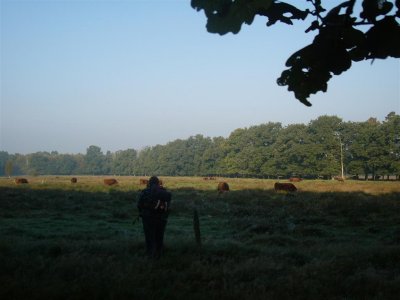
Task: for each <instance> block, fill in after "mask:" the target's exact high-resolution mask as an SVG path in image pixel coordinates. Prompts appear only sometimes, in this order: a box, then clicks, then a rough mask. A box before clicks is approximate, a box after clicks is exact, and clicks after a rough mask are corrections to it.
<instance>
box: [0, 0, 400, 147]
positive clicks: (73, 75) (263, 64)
mask: <svg viewBox="0 0 400 300" xmlns="http://www.w3.org/2000/svg"><path fill="white" fill-rule="evenodd" d="M0 1H1V7H0V8H1V46H0V47H1V106H0V109H1V115H0V116H1V132H0V150H5V151H8V152H9V153H32V152H36V151H52V150H57V151H59V152H61V153H78V152H80V153H85V152H86V148H87V147H88V146H89V145H97V146H100V147H101V148H102V150H103V151H104V152H105V151H107V150H110V151H116V150H124V149H127V148H135V149H141V148H143V147H144V146H154V145H156V144H165V143H167V142H168V141H172V140H175V139H178V138H181V139H186V138H188V137H189V136H192V135H196V134H203V135H204V136H209V137H215V136H224V137H227V136H228V135H229V133H230V132H232V131H233V130H234V129H236V128H243V127H249V126H252V125H258V124H262V123H266V122H270V121H271V122H281V123H283V124H284V125H286V124H292V123H308V122H309V121H311V120H313V119H316V118H317V117H318V116H320V115H337V116H339V117H341V118H343V120H344V121H365V120H367V119H368V118H369V117H376V118H378V119H379V120H384V117H385V116H386V115H387V114H388V113H389V112H391V111H395V112H396V113H397V114H399V113H400V91H399V90H400V74H399V73H400V63H399V60H395V59H388V60H376V61H375V62H374V63H373V65H371V62H362V63H356V64H353V68H351V69H350V70H349V71H347V72H346V73H344V74H342V75H341V76H336V77H334V78H333V79H331V80H330V82H329V87H328V92H327V93H318V94H317V95H314V96H312V97H311V98H310V99H309V100H310V101H311V102H312V104H313V106H312V107H311V108H309V107H305V106H304V105H303V104H301V103H300V102H299V101H297V100H296V99H295V98H294V96H293V93H291V92H288V91H287V90H286V88H284V87H279V86H278V85H277V84H276V78H277V77H279V76H280V73H281V72H282V71H283V70H284V68H285V66H284V64H285V61H286V59H287V58H288V57H289V56H290V55H291V54H292V53H293V52H295V51H296V50H298V49H300V48H302V47H304V46H305V45H307V44H308V43H310V42H311V41H312V39H313V34H305V33H304V29H305V28H306V27H305V26H306V24H304V25H303V24H302V23H296V25H295V26H287V25H284V24H279V25H277V26H274V27H270V28H267V27H266V26H265V22H266V20H265V19H264V18H261V17H259V18H257V19H256V21H255V22H254V23H253V25H252V26H246V25H245V26H244V27H243V28H242V30H241V32H240V33H239V34H237V35H233V34H228V35H225V36H219V35H215V34H210V33H208V32H207V31H206V29H205V24H206V18H205V16H204V13H203V12H196V11H195V10H193V9H192V8H191V7H190V1H189V0H188V1H183V0H182V1H180V0H176V1H168V0H159V1H134V0H132V1H117V0H115V1H111V0H110V1H95V0H87V1H79V0H71V1H61V0H53V1H35V0H30V1H18V0H0Z"/></svg>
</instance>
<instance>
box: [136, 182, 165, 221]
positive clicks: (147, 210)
mask: <svg viewBox="0 0 400 300" xmlns="http://www.w3.org/2000/svg"><path fill="white" fill-rule="evenodd" d="M170 203H171V193H169V192H168V191H167V190H166V189H164V188H163V187H160V186H158V185H152V186H150V187H147V188H146V189H144V190H143V191H141V193H140V195H139V199H138V202H137V207H138V209H139V215H140V216H141V217H149V216H152V217H159V218H163V219H164V218H165V219H166V218H167V217H168V212H169V207H170Z"/></svg>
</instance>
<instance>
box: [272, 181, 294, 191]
mask: <svg viewBox="0 0 400 300" xmlns="http://www.w3.org/2000/svg"><path fill="white" fill-rule="evenodd" d="M274 189H275V192H278V191H285V192H296V191H297V188H296V187H295V185H294V184H293V183H280V182H275V185H274Z"/></svg>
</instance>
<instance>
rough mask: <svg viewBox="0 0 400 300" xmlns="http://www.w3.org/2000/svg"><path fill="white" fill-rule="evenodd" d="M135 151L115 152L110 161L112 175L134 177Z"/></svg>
mask: <svg viewBox="0 0 400 300" xmlns="http://www.w3.org/2000/svg"><path fill="white" fill-rule="evenodd" d="M136 160H137V151H136V150H135V149H127V150H120V151H117V152H115V154H114V156H113V161H112V173H113V174H119V175H134V174H135V164H136Z"/></svg>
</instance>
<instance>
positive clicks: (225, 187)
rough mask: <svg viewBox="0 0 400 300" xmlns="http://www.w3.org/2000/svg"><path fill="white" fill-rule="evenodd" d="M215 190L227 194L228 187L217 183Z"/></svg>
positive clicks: (224, 183)
mask: <svg viewBox="0 0 400 300" xmlns="http://www.w3.org/2000/svg"><path fill="white" fill-rule="evenodd" d="M217 190H218V192H219V193H223V192H229V185H228V184H227V183H226V182H220V183H218V188H217Z"/></svg>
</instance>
